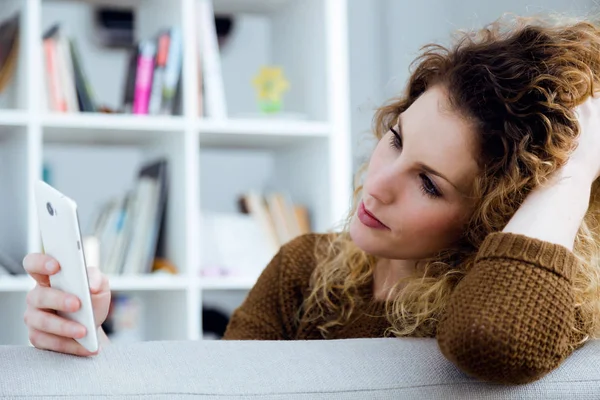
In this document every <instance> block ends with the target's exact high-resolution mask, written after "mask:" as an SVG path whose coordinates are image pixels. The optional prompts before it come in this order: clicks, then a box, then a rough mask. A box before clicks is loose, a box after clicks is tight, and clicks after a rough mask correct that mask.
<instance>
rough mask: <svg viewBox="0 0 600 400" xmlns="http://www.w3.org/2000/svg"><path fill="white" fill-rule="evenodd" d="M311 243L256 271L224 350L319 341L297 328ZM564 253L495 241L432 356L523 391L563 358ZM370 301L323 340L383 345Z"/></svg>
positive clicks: (379, 308) (454, 304)
mask: <svg viewBox="0 0 600 400" xmlns="http://www.w3.org/2000/svg"><path fill="white" fill-rule="evenodd" d="M317 238H318V236H317V235H314V234H312V235H305V236H302V237H299V238H297V239H295V240H293V241H291V242H290V243H288V244H286V245H284V246H283V247H282V248H281V250H280V251H279V253H278V254H277V255H276V256H275V257H274V258H273V260H272V261H271V263H269V265H268V266H267V268H266V269H265V270H264V271H263V273H262V274H261V276H260V278H259V279H258V281H257V283H256V285H255V286H254V287H253V288H252V290H251V291H250V293H249V295H248V296H247V298H246V299H245V301H244V302H243V304H242V305H241V306H240V307H239V308H238V309H236V310H235V312H234V313H233V315H232V318H231V320H230V323H229V326H228V328H227V331H226V333H225V336H224V339H229V340H312V339H322V336H321V333H320V331H319V330H318V329H317V326H318V325H319V321H317V322H312V323H303V322H298V321H299V319H298V312H299V311H301V308H302V307H301V306H302V302H303V299H304V297H305V296H306V294H307V291H308V286H309V279H310V276H311V273H312V272H313V270H314V268H315V251H316V246H315V245H316V240H317ZM577 262H578V261H577V260H576V258H575V256H574V255H573V253H572V252H570V251H569V250H568V249H566V248H564V247H562V246H558V245H554V244H551V243H547V242H542V241H539V240H537V239H531V238H528V237H525V236H521V235H516V234H509V233H494V234H491V235H489V236H488V237H487V238H486V240H485V241H484V243H483V244H482V246H481V248H480V249H479V252H478V255H477V261H476V264H475V265H474V267H473V268H472V269H471V270H470V271H469V272H468V273H467V275H466V276H465V277H464V278H463V279H462V281H461V282H460V283H459V284H458V285H457V286H456V288H455V290H454V292H453V294H452V297H451V300H450V302H449V304H448V305H447V308H446V311H445V314H444V316H443V317H442V318H441V319H440V321H439V323H438V325H437V327H436V330H437V333H436V338H437V342H438V345H439V348H440V350H441V351H442V353H443V354H444V356H445V357H447V358H448V359H449V360H450V361H452V362H453V363H454V364H455V365H456V366H457V367H458V368H460V369H461V370H462V371H464V372H465V373H467V374H469V375H471V376H474V377H476V378H479V379H482V380H485V381H491V382H498V383H527V382H531V381H534V380H537V379H539V378H540V377H542V376H544V375H545V374H547V373H548V372H550V371H551V370H553V369H555V368H556V367H557V366H558V365H560V363H561V362H562V361H563V360H564V359H565V358H566V357H568V355H569V354H570V352H571V350H569V346H568V341H569V340H570V339H573V337H572V336H571V331H570V328H569V327H570V326H572V325H573V324H574V322H575V317H576V316H575V309H574V298H573V293H572V288H571V286H572V284H571V277H572V275H573V273H574V269H575V268H576V265H577ZM364 293H365V294H366V295H367V296H369V295H370V296H371V300H372V301H368V302H365V304H368V305H366V306H364V307H363V309H361V310H359V312H358V313H357V315H359V317H357V318H355V319H353V320H352V321H351V322H349V323H347V324H346V325H344V326H340V327H337V328H335V329H334V330H333V331H332V332H331V338H334V339H345V338H371V337H372V338H376V337H384V336H385V331H386V328H388V327H389V326H390V323H389V322H388V320H387V319H386V318H385V317H384V316H383V315H384V308H385V307H384V306H385V305H384V304H383V302H381V301H375V300H373V298H372V295H373V292H372V288H366V290H365V291H364Z"/></svg>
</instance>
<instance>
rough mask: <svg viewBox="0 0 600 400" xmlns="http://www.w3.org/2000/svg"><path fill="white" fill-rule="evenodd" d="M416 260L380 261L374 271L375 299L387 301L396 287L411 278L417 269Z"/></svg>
mask: <svg viewBox="0 0 600 400" xmlns="http://www.w3.org/2000/svg"><path fill="white" fill-rule="evenodd" d="M415 265H416V261H414V260H387V259H379V260H378V261H377V264H376V265H375V269H374V270H373V297H374V298H375V300H379V301H381V300H387V299H388V296H389V294H390V292H391V290H392V289H393V288H394V285H395V284H396V283H397V282H398V281H399V280H400V279H402V278H405V277H407V276H410V275H411V274H412V272H413V271H414V269H415Z"/></svg>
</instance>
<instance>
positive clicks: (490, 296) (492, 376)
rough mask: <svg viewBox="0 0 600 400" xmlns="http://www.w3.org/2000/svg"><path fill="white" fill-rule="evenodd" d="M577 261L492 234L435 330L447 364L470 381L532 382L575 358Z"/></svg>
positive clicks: (551, 248)
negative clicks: (572, 341) (572, 343)
mask: <svg viewBox="0 0 600 400" xmlns="http://www.w3.org/2000/svg"><path fill="white" fill-rule="evenodd" d="M577 263H578V261H577V259H576V257H575V255H574V254H573V253H572V252H571V251H569V250H568V249H566V248H565V247H563V246H559V245H555V244H552V243H548V242H543V241H540V240H537V239H532V238H529V237H526V236H523V235H518V234H512V233H502V232H498V233H493V234H490V235H489V236H488V237H487V238H486V239H485V240H484V242H483V244H482V246H481V248H480V249H479V252H478V254H477V258H476V261H475V264H474V266H473V267H472V269H471V270H470V271H468V272H467V274H466V276H465V277H464V278H463V279H462V281H461V282H460V283H459V284H458V285H457V286H456V288H455V290H454V292H453V294H452V295H451V299H450V301H449V303H448V305H447V308H446V311H445V313H444V315H443V316H442V318H441V319H440V321H439V324H438V330H437V341H438V344H439V347H440V350H441V352H442V353H443V354H444V356H445V357H446V358H447V359H449V360H450V361H452V362H453V363H454V364H455V365H456V366H457V367H458V368H460V369H461V370H462V371H463V372H465V373H466V374H468V375H471V376H473V377H475V378H478V379H481V380H485V381H490V382H496V383H503V384H521V383H528V382H532V381H535V380H537V379H539V378H541V377H543V376H544V375H546V374H547V373H549V372H550V371H552V370H553V369H555V368H557V367H558V366H559V365H560V363H562V361H563V360H564V359H565V358H567V357H568V356H569V355H570V353H571V352H572V351H573V350H572V347H571V346H569V344H570V335H571V327H572V326H573V325H574V324H575V307H574V297H573V291H572V282H571V278H572V276H573V274H574V271H575V268H576V266H577Z"/></svg>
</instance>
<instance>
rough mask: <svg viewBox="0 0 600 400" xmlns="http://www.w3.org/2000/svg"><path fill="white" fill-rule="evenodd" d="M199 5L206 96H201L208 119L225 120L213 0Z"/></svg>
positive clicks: (223, 91)
mask: <svg viewBox="0 0 600 400" xmlns="http://www.w3.org/2000/svg"><path fill="white" fill-rule="evenodd" d="M197 5H198V7H197V12H198V17H197V21H198V37H199V40H198V44H199V53H200V61H201V63H202V79H203V88H204V96H201V97H202V99H203V100H202V102H203V104H204V106H205V108H206V116H207V117H209V118H213V119H225V118H227V103H226V101H225V88H224V84H223V75H222V73H221V56H220V54H219V42H218V39H217V28H216V26H215V13H214V10H213V5H212V1H211V0H199V1H198V2H197Z"/></svg>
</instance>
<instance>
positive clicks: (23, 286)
mask: <svg viewBox="0 0 600 400" xmlns="http://www.w3.org/2000/svg"><path fill="white" fill-rule="evenodd" d="M34 286H35V281H34V280H33V278H30V277H29V276H0V293H6V292H27V291H28V290H30V289H32V288H33V287H34Z"/></svg>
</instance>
